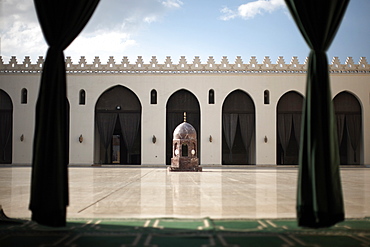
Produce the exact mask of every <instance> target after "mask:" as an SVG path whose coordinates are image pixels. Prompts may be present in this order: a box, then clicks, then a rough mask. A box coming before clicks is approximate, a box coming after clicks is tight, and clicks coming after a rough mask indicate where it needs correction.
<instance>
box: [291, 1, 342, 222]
mask: <svg viewBox="0 0 370 247" xmlns="http://www.w3.org/2000/svg"><path fill="white" fill-rule="evenodd" d="M285 2H286V4H287V6H288V8H289V10H290V12H291V14H292V16H293V18H294V20H295V22H296V24H297V26H298V28H299V30H300V32H301V33H302V35H303V37H304V39H305V40H306V42H307V44H308V45H309V47H310V48H311V52H310V55H309V61H308V70H307V85H306V98H305V101H304V105H303V112H302V114H303V115H302V130H301V144H300V155H299V176H298V191H297V218H298V225H300V226H305V227H312V228H318V227H329V226H332V225H334V224H335V223H337V222H340V221H343V220H344V206H343V195H342V187H341V181H340V173H339V164H340V160H339V149H338V142H337V132H336V121H335V118H334V112H333V106H332V101H331V90H330V81H329V70H328V60H327V56H326V51H327V50H328V48H329V46H330V44H331V42H332V41H333V39H334V36H335V34H336V32H337V30H338V28H339V25H340V22H341V20H342V18H343V16H344V13H345V10H346V8H347V5H348V3H349V0H341V1H339V0H308V1H305V0H285Z"/></svg>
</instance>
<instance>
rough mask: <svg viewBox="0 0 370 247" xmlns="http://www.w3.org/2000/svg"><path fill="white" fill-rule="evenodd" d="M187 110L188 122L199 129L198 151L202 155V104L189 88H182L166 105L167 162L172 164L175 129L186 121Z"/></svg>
mask: <svg viewBox="0 0 370 247" xmlns="http://www.w3.org/2000/svg"><path fill="white" fill-rule="evenodd" d="M184 112H186V119H187V122H188V123H190V124H191V125H193V127H194V128H195V130H196V131H197V139H198V140H197V141H198V147H197V149H198V150H197V153H198V157H200V149H199V147H200V106H199V102H198V100H197V98H196V97H195V96H194V94H192V93H191V92H189V91H188V90H185V89H181V90H179V91H177V92H175V93H174V94H172V95H171V97H170V98H169V99H168V101H167V105H166V120H167V121H166V130H167V131H166V164H167V165H170V164H171V157H172V138H173V131H174V130H175V128H176V127H177V125H179V124H180V123H182V122H183V121H184Z"/></svg>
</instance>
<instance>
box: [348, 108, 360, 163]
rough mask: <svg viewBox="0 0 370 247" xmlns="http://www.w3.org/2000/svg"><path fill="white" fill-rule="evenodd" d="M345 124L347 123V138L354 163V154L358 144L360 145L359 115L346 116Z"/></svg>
mask: <svg viewBox="0 0 370 247" xmlns="http://www.w3.org/2000/svg"><path fill="white" fill-rule="evenodd" d="M346 123H347V131H348V136H349V139H350V141H351V147H352V149H353V152H354V160H353V161H354V162H357V159H356V152H357V147H358V144H359V143H360V138H361V130H362V127H361V115H358V114H355V115H347V116H346Z"/></svg>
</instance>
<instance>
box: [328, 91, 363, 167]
mask: <svg viewBox="0 0 370 247" xmlns="http://www.w3.org/2000/svg"><path fill="white" fill-rule="evenodd" d="M333 103H334V109H335V116H336V120H337V133H338V144H339V155H340V164H341V165H348V164H360V162H361V161H360V160H361V158H360V157H361V156H360V153H361V151H360V150H361V138H362V114H361V112H362V110H361V105H360V102H359V101H358V100H357V99H356V97H355V96H354V95H353V94H351V93H349V92H341V93H339V94H337V95H336V96H335V98H334V99H333Z"/></svg>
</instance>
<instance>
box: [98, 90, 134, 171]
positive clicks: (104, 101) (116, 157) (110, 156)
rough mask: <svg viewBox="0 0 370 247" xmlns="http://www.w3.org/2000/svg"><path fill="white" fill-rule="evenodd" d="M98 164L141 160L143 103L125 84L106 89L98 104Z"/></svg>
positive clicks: (127, 162) (130, 162)
mask: <svg viewBox="0 0 370 247" xmlns="http://www.w3.org/2000/svg"><path fill="white" fill-rule="evenodd" d="M95 123H96V124H95V126H96V131H95V145H96V147H97V148H95V150H96V152H97V153H96V154H95V163H108V164H111V163H118V164H140V163H141V103H140V100H139V98H138V97H137V95H136V94H135V93H134V92H132V91H131V90H130V89H128V88H126V87H123V86H120V85H118V86H114V87H112V88H110V89H108V90H106V91H105V92H103V93H102V94H101V95H100V97H99V99H98V100H97V103H96V106H95Z"/></svg>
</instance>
